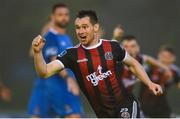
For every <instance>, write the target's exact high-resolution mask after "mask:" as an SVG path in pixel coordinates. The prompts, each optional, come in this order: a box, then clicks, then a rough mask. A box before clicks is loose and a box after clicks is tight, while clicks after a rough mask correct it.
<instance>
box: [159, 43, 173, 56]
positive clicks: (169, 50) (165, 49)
mask: <svg viewBox="0 0 180 119" xmlns="http://www.w3.org/2000/svg"><path fill="white" fill-rule="evenodd" d="M163 51H167V52H169V53H171V54H173V55H175V51H174V49H173V48H172V47H171V46H169V45H163V46H161V47H160V49H159V52H163Z"/></svg>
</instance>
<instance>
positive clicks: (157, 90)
mask: <svg viewBox="0 0 180 119" xmlns="http://www.w3.org/2000/svg"><path fill="white" fill-rule="evenodd" d="M149 89H150V90H151V91H152V92H153V93H154V95H161V94H163V90H162V87H161V86H160V85H158V84H155V83H153V82H152V83H151V84H150V85H149Z"/></svg>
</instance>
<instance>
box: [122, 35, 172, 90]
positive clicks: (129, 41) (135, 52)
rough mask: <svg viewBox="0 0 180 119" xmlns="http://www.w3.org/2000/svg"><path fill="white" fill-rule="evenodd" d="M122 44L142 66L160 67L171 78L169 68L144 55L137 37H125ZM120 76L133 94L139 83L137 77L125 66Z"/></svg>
mask: <svg viewBox="0 0 180 119" xmlns="http://www.w3.org/2000/svg"><path fill="white" fill-rule="evenodd" d="M121 43H122V46H123V47H124V49H125V50H126V51H127V52H128V53H129V55H131V56H132V57H133V58H135V59H136V60H137V61H138V62H139V63H140V64H142V65H144V64H149V65H152V66H155V67H160V68H162V69H164V70H165V71H166V74H167V76H168V77H170V76H171V72H170V70H169V69H168V67H167V66H165V65H164V64H162V63H161V62H159V61H158V60H156V59H154V58H152V57H151V56H148V55H144V54H142V53H141V52H140V46H139V43H138V41H137V38H136V37H135V36H133V35H125V36H123V37H122V39H121ZM120 74H121V78H120V79H121V80H122V82H123V84H124V86H125V88H127V89H128V91H129V92H132V91H133V87H134V85H135V83H136V82H137V81H138V80H137V79H136V77H135V75H133V73H132V71H131V69H130V68H129V67H128V66H127V65H123V70H121V72H120Z"/></svg>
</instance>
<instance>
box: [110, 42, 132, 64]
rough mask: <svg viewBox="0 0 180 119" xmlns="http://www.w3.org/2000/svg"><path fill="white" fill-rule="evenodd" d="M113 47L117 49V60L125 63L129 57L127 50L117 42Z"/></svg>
mask: <svg viewBox="0 0 180 119" xmlns="http://www.w3.org/2000/svg"><path fill="white" fill-rule="evenodd" d="M113 47H114V49H115V51H114V52H115V54H116V59H117V60H118V61H120V62H122V61H124V60H125V59H126V58H127V57H128V53H127V52H126V51H125V49H124V48H123V47H122V46H121V45H120V44H119V43H118V42H116V41H113Z"/></svg>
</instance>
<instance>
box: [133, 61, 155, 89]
mask: <svg viewBox="0 0 180 119" xmlns="http://www.w3.org/2000/svg"><path fill="white" fill-rule="evenodd" d="M131 68H132V70H133V73H134V75H136V77H137V78H138V79H140V80H141V81H142V82H143V83H144V84H145V85H147V86H148V87H149V86H150V85H151V84H152V81H151V80H150V79H149V77H148V75H147V73H146V72H145V70H144V68H143V67H142V66H141V65H140V64H139V63H138V62H137V61H134V64H133V65H132V66H131Z"/></svg>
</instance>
